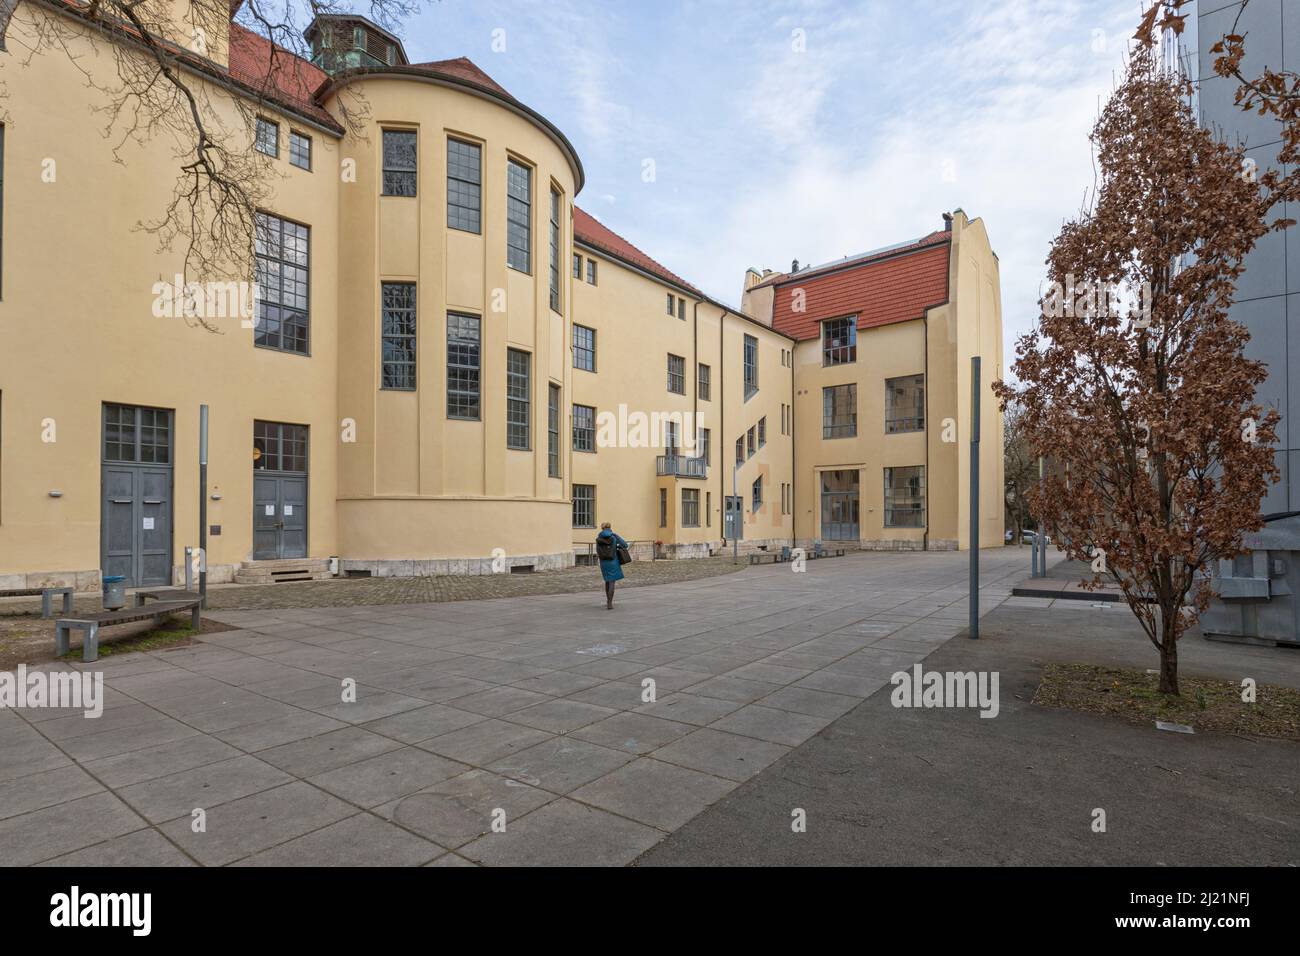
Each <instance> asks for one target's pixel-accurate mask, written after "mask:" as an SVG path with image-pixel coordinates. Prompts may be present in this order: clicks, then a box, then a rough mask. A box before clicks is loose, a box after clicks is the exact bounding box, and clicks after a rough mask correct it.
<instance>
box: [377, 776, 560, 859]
mask: <svg viewBox="0 0 1300 956" xmlns="http://www.w3.org/2000/svg"><path fill="white" fill-rule="evenodd" d="M554 799H556V797H555V795H554V794H552V793H548V792H546V791H545V790H540V789H538V788H537V787H533V786H529V785H528V784H526V783H523V782H522V781H519V780H512V779H511V778H509V777H503V776H501V775H500V774H496V773H492V772H491V771H488V770H470V771H467V772H466V773H463V774H459V775H457V776H455V777H451V778H449V779H447V780H443V781H441V782H439V783H436V784H434V785H433V786H431V787H427V788H425V789H424V790H421V791H420V792H418V793H413V794H410V795H408V796H405V797H403V798H401V799H400V800H395V801H393V802H392V803H389V804H385V805H384V806H381V807H378V808H376V811H375V812H377V813H379V814H380V815H381V816H384V817H387V818H388V819H390V820H392V821H393V822H394V823H397V824H400V825H401V826H403V827H405V828H406V829H408V830H413V831H415V832H416V833H419V834H422V835H423V836H426V837H428V838H429V839H430V840H432V841H433V842H435V843H437V844H438V845H440V846H445V847H449V848H452V849H454V848H456V847H459V846H463V845H464V844H466V843H469V842H470V841H471V840H476V839H478V838H479V837H481V836H483V834H485V833H490V832H492V826H493V822H494V815H497V818H498V819H500V820H501V821H503V822H504V824H505V825H506V826H507V827H508V826H509V824H510V821H512V820H515V819H516V818H518V817H521V816H523V815H524V814H526V813H529V812H530V811H532V810H536V809H537V808H538V807H540V806H543V805H545V804H547V803H550V802H551V801H552V800H554Z"/></svg>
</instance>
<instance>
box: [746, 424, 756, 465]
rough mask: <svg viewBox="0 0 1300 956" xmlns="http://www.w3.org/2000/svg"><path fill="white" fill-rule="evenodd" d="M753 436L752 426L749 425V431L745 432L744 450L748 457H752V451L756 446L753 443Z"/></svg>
mask: <svg viewBox="0 0 1300 956" xmlns="http://www.w3.org/2000/svg"><path fill="white" fill-rule="evenodd" d="M754 438H755V435H754V426H753V425H750V426H749V431H747V432H745V451H746V452H747V453H748V454H749V457H750V458H753V457H754V451H755V450H756V448H757V446H756V445H755V443H754Z"/></svg>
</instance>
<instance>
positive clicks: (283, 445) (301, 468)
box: [253, 421, 307, 472]
mask: <svg viewBox="0 0 1300 956" xmlns="http://www.w3.org/2000/svg"><path fill="white" fill-rule="evenodd" d="M253 452H254V454H253V468H254V469H256V470H257V471H298V472H306V471H307V426H306V425H286V424H284V423H282V422H261V421H255V422H253Z"/></svg>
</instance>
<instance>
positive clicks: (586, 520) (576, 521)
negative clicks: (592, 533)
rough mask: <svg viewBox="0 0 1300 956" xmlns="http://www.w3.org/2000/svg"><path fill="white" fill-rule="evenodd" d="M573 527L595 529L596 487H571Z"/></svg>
mask: <svg viewBox="0 0 1300 956" xmlns="http://www.w3.org/2000/svg"><path fill="white" fill-rule="evenodd" d="M573 526H574V527H575V528H594V527H596V486H595V485H574V486H573Z"/></svg>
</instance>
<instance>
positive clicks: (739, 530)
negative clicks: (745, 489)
mask: <svg viewBox="0 0 1300 956" xmlns="http://www.w3.org/2000/svg"><path fill="white" fill-rule="evenodd" d="M722 528H723V534H725V535H726V536H727V537H728V538H735V539H736V540H737V541H744V540H745V499H744V498H741V497H739V496H733V495H727V496H726V499H725V501H724V510H723V514H722Z"/></svg>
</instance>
